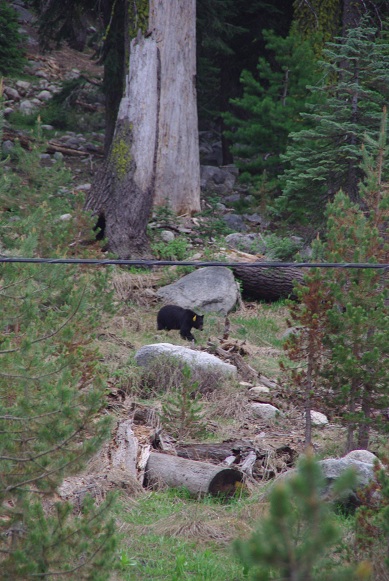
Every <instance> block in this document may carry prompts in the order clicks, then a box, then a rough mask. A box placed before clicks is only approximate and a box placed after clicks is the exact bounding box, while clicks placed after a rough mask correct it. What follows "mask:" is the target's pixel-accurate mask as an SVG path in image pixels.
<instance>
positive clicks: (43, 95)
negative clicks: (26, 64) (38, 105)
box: [37, 90, 53, 101]
mask: <svg viewBox="0 0 389 581" xmlns="http://www.w3.org/2000/svg"><path fill="white" fill-rule="evenodd" d="M52 98H53V95H52V94H51V93H50V91H46V90H44V91H41V92H40V93H38V94H37V99H39V100H40V101H50V99H52Z"/></svg>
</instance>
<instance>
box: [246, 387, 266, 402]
mask: <svg viewBox="0 0 389 581" xmlns="http://www.w3.org/2000/svg"><path fill="white" fill-rule="evenodd" d="M249 398H250V399H252V400H254V401H265V402H269V401H271V392H270V389H269V388H268V387H265V386H264V385H255V386H254V387H252V388H251V389H249Z"/></svg>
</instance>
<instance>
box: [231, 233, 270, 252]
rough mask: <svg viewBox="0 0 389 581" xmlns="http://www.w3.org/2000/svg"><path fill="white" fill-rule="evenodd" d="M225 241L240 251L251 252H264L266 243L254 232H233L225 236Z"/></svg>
mask: <svg viewBox="0 0 389 581" xmlns="http://www.w3.org/2000/svg"><path fill="white" fill-rule="evenodd" d="M225 241H226V242H227V245H228V246H229V248H235V249H236V250H241V251H242V252H249V253H251V254H265V252H266V245H265V243H264V241H263V239H262V237H261V236H260V235H259V234H256V233H254V232H252V233H250V234H242V233H241V232H234V233H233V234H228V235H227V236H226V237H225Z"/></svg>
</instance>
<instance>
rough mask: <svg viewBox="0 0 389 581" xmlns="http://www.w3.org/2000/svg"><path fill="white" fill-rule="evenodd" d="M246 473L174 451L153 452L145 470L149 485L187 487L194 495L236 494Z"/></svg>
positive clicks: (145, 482) (146, 482)
mask: <svg viewBox="0 0 389 581" xmlns="http://www.w3.org/2000/svg"><path fill="white" fill-rule="evenodd" d="M242 479H243V474H242V473H241V472H239V471H238V470H233V469H231V468H226V467H225V466H215V465H214V464H208V463H206V462H196V461H194V460H186V459H185V458H179V457H178V456H172V455H170V454H159V453H158V452H151V453H150V456H149V459H148V462H147V465H146V471H145V480H144V484H145V485H146V486H151V487H156V488H158V486H164V485H165V486H170V487H172V488H179V487H182V486H184V487H185V488H187V489H188V490H189V492H190V493H192V494H213V495H217V494H223V495H226V496H232V495H233V494H234V492H235V491H236V488H237V484H239V483H240V482H242Z"/></svg>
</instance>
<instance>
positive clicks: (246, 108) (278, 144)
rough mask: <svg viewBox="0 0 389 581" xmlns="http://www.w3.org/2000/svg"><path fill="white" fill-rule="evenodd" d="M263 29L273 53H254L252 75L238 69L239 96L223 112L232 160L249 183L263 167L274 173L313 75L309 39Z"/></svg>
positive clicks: (295, 127)
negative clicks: (256, 57) (230, 109)
mask: <svg viewBox="0 0 389 581" xmlns="http://www.w3.org/2000/svg"><path fill="white" fill-rule="evenodd" d="M263 35H264V38H265V40H266V48H267V50H268V51H269V54H270V55H272V58H271V59H270V58H269V59H265V58H264V57H260V58H259V60H258V65H257V71H258V73H257V75H256V76H254V75H253V74H252V73H251V72H249V71H247V70H245V71H243V72H242V75H241V83H242V85H243V91H244V92H243V96H242V97H241V98H237V99H232V100H231V103H232V105H234V108H235V111H236V113H235V114H231V113H226V115H225V121H226V124H227V125H228V126H229V127H230V131H229V132H226V135H227V137H229V138H230V139H231V140H232V141H233V143H234V144H235V145H234V147H233V152H234V154H235V155H236V160H235V161H236V164H237V165H238V166H239V167H240V168H241V170H242V171H243V175H242V178H243V179H246V180H247V181H253V182H254V183H255V182H258V180H260V179H261V177H262V173H263V171H266V172H267V173H268V175H269V177H270V178H273V179H274V178H275V177H276V175H277V173H279V172H280V169H281V167H280V154H282V153H284V152H285V150H286V145H287V140H288V135H289V133H290V132H291V131H297V130H298V129H299V128H300V127H301V125H302V123H303V122H302V119H301V117H300V113H301V111H304V110H306V103H307V101H309V91H308V89H307V85H310V84H313V83H315V81H316V80H317V73H316V71H315V61H314V55H313V51H312V48H311V45H310V42H309V41H308V40H302V38H301V36H300V35H298V34H297V33H295V32H291V33H290V34H289V36H287V37H286V38H282V37H280V36H276V35H275V34H274V33H273V32H272V31H263ZM310 98H311V100H312V99H314V97H312V96H311V97H310Z"/></svg>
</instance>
